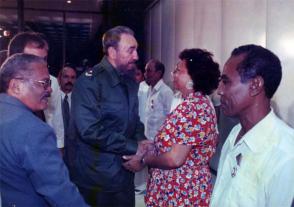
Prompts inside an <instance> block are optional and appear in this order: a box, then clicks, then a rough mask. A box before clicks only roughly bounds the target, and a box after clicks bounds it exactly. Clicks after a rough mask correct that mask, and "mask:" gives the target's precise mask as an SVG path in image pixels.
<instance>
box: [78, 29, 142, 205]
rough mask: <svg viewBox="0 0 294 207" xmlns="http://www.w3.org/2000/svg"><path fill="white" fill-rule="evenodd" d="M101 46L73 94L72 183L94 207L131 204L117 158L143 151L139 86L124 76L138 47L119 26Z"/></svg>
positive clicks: (128, 178)
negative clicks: (95, 62) (74, 144)
mask: <svg viewBox="0 0 294 207" xmlns="http://www.w3.org/2000/svg"><path fill="white" fill-rule="evenodd" d="M102 43H103V51H104V53H105V56H104V57H103V59H102V60H101V62H100V63H99V64H98V65H96V66H95V67H94V68H93V69H92V70H90V71H87V72H85V73H84V74H83V75H81V77H80V78H79V79H78V80H77V82H76V84H75V86H74V89H73V93H72V118H73V123H74V126H75V128H76V130H77V132H78V139H77V149H76V159H75V167H74V169H75V170H74V171H75V172H74V175H75V176H74V182H75V183H76V184H77V186H78V187H79V189H80V192H81V193H82V195H83V196H84V198H85V200H86V201H87V202H88V203H89V204H91V205H93V206H103V207H105V206H116V207H117V206H134V205H135V195H134V181H133V180H134V174H133V173H132V172H130V171H128V170H126V169H125V168H124V167H123V166H122V164H123V162H124V160H123V159H122V156H123V155H131V154H136V153H137V154H139V153H142V151H143V149H144V144H143V142H139V140H142V139H145V137H144V127H143V124H142V123H141V122H140V121H139V116H138V97H137V91H138V85H137V84H136V83H135V81H134V80H133V79H132V78H130V77H128V76H127V73H128V71H129V70H131V69H132V68H133V65H134V64H135V62H136V61H137V60H138V53H137V47H138V44H137V41H136V39H135V37H134V33H133V31H132V30H131V29H129V28H128V27H124V26H117V27H114V28H112V29H110V30H108V31H107V32H106V33H105V34H104V36H103V39H102Z"/></svg>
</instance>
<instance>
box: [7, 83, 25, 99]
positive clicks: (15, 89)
mask: <svg viewBox="0 0 294 207" xmlns="http://www.w3.org/2000/svg"><path fill="white" fill-rule="evenodd" d="M21 87H22V86H21V84H20V80H17V79H11V80H10V81H9V84H8V91H7V92H8V94H10V95H18V94H20V93H21Z"/></svg>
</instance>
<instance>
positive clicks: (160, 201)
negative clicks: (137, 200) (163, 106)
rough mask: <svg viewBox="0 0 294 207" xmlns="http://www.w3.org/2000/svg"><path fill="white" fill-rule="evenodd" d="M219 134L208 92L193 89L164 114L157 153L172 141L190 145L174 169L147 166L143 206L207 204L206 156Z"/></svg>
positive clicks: (169, 146) (208, 182)
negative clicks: (183, 159)
mask: <svg viewBox="0 0 294 207" xmlns="http://www.w3.org/2000/svg"><path fill="white" fill-rule="evenodd" d="M217 138H218V131H217V121H216V114H215V110H214V108H213V106H212V103H211V101H210V99H209V97H208V96H203V95H202V94H201V93H200V92H196V93H192V94H190V95H189V96H188V98H187V99H186V100H185V101H184V102H183V103H182V104H180V105H179V106H178V107H177V108H176V109H175V110H174V111H173V112H171V114H170V115H169V116H168V117H167V119H166V120H165V122H164V124H163V125H162V127H161V128H160V130H159V132H158V134H157V135H156V137H155V146H156V152H155V153H156V154H157V155H160V154H162V153H165V152H168V151H170V150H171V147H172V145H173V144H183V145H192V150H191V151H190V153H189V155H188V157H187V159H186V161H185V163H184V164H183V165H182V166H181V167H179V168H176V169H172V170H162V169H158V168H150V170H149V179H148V183H147V193H146V196H145V203H146V206H150V207H151V206H154V207H155V206H156V207H157V206H177V207H180V206H189V207H190V206H209V201H210V196H211V193H212V184H211V174H210V170H209V166H208V163H209V160H210V158H211V157H212V155H213V154H214V152H215V148H216V142H217Z"/></svg>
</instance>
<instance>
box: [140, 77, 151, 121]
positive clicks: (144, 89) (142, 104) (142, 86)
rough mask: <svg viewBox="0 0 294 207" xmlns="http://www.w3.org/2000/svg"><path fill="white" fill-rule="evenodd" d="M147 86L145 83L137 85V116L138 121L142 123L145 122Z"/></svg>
mask: <svg viewBox="0 0 294 207" xmlns="http://www.w3.org/2000/svg"><path fill="white" fill-rule="evenodd" d="M148 89H149V86H148V84H147V83H146V82H145V81H142V82H141V83H140V85H139V90H138V99H139V116H140V121H141V122H142V123H144V120H145V106H146V101H147V93H148Z"/></svg>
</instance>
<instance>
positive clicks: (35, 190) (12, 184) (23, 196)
mask: <svg viewBox="0 0 294 207" xmlns="http://www.w3.org/2000/svg"><path fill="white" fill-rule="evenodd" d="M0 175H1V176H0V183H1V198H2V206H3V207H4V206H5V207H6V206H32V207H33V206H34V207H38V206H42V207H43V206H47V205H50V206H62V207H63V206H86V205H85V203H84V201H83V199H82V197H81V196H80V194H79V192H78V191H77V188H76V186H74V185H73V184H72V183H71V182H70V181H69V176H68V171H67V169H66V167H65V165H64V163H63V161H62V158H61V156H60V154H59V152H58V150H57V148H56V136H55V135H54V132H53V130H52V129H51V128H50V127H49V126H48V125H47V124H46V123H44V122H42V121H41V120H40V119H39V118H38V117H36V116H35V115H34V114H33V113H32V112H31V111H30V110H29V109H28V108H27V107H26V106H25V105H24V104H23V103H22V102H20V101H19V100H18V99H16V98H14V97H12V96H8V95H7V94H4V93H0Z"/></svg>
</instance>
